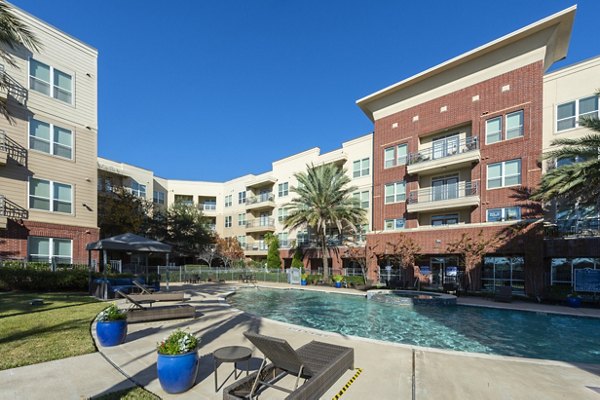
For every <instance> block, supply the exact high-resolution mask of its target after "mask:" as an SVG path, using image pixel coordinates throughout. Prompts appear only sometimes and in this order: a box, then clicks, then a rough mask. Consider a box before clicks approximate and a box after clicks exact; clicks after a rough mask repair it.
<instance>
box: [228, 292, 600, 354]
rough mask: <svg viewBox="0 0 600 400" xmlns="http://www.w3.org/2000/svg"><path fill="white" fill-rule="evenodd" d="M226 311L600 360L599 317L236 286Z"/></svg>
mask: <svg viewBox="0 0 600 400" xmlns="http://www.w3.org/2000/svg"><path fill="white" fill-rule="evenodd" d="M227 301H228V302H229V303H230V304H231V305H232V306H234V307H236V308H238V309H240V310H243V311H247V312H249V313H252V314H255V315H260V316H263V317H266V318H270V319H274V320H277V321H282V322H287V323H291V324H295V325H301V326H305V327H310V328H316V329H321V330H325V331H330V332H337V333H341V334H344V335H354V336H361V337H365V338H371V339H378V340H385V341H388V342H395V343H403V344H409V345H416V346H424V347H435V348H440V349H449V350H457V351H470V352H476V353H486V354H497V355H506V356H518V357H531V358H543V359H551V360H560V361H569V362H582V363H594V364H597V363H600V340H598V336H597V335H598V332H600V319H595V318H580V317H569V316H562V315H553V314H540V313H533V312H525V311H512V310H499V309H492V308H484V307H469V306H443V307H438V306H419V305H415V306H413V307H402V306H395V305H390V304H382V303H378V302H374V301H368V300H367V299H366V298H364V297H362V296H354V295H343V294H335V293H325V292H317V291H308V290H294V289H292V290H280V289H264V288H258V289H242V290H239V291H238V292H236V293H235V294H234V295H232V296H229V297H228V300H227Z"/></svg>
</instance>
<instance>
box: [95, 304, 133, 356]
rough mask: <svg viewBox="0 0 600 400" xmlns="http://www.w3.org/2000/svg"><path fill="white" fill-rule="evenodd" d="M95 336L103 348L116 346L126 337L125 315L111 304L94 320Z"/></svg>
mask: <svg viewBox="0 0 600 400" xmlns="http://www.w3.org/2000/svg"><path fill="white" fill-rule="evenodd" d="M96 336H97V337H98V341H99V342H100V344H101V345H102V346H104V347H110V346H117V345H119V344H121V343H123V342H124V341H125V338H126V337H127V314H126V313H125V312H123V311H121V310H119V308H118V307H117V305H116V304H114V303H113V304H111V305H110V306H108V308H106V309H105V310H104V311H102V312H101V313H100V314H98V317H97V318H96Z"/></svg>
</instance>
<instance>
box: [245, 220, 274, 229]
mask: <svg viewBox="0 0 600 400" xmlns="http://www.w3.org/2000/svg"><path fill="white" fill-rule="evenodd" d="M261 227H264V228H274V227H275V219H274V218H256V219H251V220H249V221H246V228H261Z"/></svg>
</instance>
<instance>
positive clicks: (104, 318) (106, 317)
mask: <svg viewBox="0 0 600 400" xmlns="http://www.w3.org/2000/svg"><path fill="white" fill-rule="evenodd" d="M96 319H97V320H98V321H100V322H108V321H119V320H122V319H127V314H126V313H124V312H123V311H121V310H119V308H118V307H117V305H116V304H114V303H113V304H111V305H110V306H108V308H106V309H104V311H102V312H101V313H100V314H98V317H97V318H96Z"/></svg>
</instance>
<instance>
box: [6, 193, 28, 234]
mask: <svg viewBox="0 0 600 400" xmlns="http://www.w3.org/2000/svg"><path fill="white" fill-rule="evenodd" d="M9 218H11V219H27V218H29V212H28V211H27V210H26V209H24V208H23V207H20V206H19V205H17V204H15V203H13V202H12V201H10V200H8V199H7V198H6V197H5V196H3V195H1V194H0V229H6V227H7V225H8V219H9Z"/></svg>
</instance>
